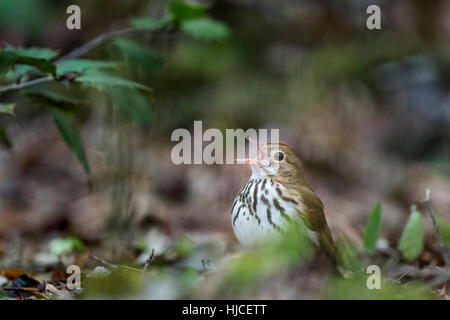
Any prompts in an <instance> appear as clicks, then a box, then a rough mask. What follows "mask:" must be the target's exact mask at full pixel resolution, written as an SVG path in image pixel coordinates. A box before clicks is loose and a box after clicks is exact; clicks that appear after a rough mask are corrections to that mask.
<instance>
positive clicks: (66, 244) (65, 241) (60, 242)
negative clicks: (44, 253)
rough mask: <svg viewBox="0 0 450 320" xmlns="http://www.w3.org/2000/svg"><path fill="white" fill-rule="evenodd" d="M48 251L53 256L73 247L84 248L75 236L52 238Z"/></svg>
mask: <svg viewBox="0 0 450 320" xmlns="http://www.w3.org/2000/svg"><path fill="white" fill-rule="evenodd" d="M49 247H50V253H51V254H53V255H55V256H61V255H63V254H66V253H70V252H72V251H73V250H74V249H78V250H84V248H85V246H84V244H83V242H82V241H81V240H80V239H79V238H77V237H66V238H57V239H53V240H52V241H51V242H50V244H49Z"/></svg>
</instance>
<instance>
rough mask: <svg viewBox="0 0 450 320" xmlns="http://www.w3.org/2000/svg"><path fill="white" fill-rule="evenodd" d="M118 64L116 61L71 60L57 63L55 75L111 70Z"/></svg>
mask: <svg viewBox="0 0 450 320" xmlns="http://www.w3.org/2000/svg"><path fill="white" fill-rule="evenodd" d="M118 66H119V63H118V62H116V61H101V60H88V59H71V60H66V61H62V62H60V63H58V64H57V65H56V67H57V69H56V74H57V75H62V74H64V73H68V72H78V73H83V72H85V71H87V70H91V69H112V68H117V67H118Z"/></svg>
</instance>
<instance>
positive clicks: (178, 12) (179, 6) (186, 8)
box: [168, 1, 208, 22]
mask: <svg viewBox="0 0 450 320" xmlns="http://www.w3.org/2000/svg"><path fill="white" fill-rule="evenodd" d="M168 7H169V11H170V13H171V14H172V17H173V19H174V20H175V21H176V22H183V21H186V20H190V19H196V18H201V17H203V16H204V15H205V14H206V10H207V9H208V7H207V6H206V5H204V4H201V3H195V2H185V1H174V2H169V4H168Z"/></svg>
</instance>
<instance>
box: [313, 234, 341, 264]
mask: <svg viewBox="0 0 450 320" xmlns="http://www.w3.org/2000/svg"><path fill="white" fill-rule="evenodd" d="M318 236H319V242H320V246H321V248H322V250H323V251H325V253H326V254H327V255H328V257H329V258H330V259H331V260H332V261H333V263H334V264H335V265H339V259H338V255H337V250H336V244H335V243H334V240H333V237H332V235H331V232H330V229H329V228H328V226H325V228H323V229H322V230H321V231H320V232H319V234H318Z"/></svg>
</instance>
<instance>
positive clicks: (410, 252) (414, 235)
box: [398, 206, 424, 261]
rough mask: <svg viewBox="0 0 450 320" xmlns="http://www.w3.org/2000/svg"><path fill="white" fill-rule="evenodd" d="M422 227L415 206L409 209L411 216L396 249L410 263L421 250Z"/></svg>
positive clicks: (420, 216) (422, 239)
mask: <svg viewBox="0 0 450 320" xmlns="http://www.w3.org/2000/svg"><path fill="white" fill-rule="evenodd" d="M423 241H424V226H423V221H422V214H421V213H420V212H419V211H417V208H416V206H412V207H411V214H410V216H409V219H408V222H407V224H406V226H405V229H404V230H403V233H402V236H401V237H400V241H399V243H398V249H399V250H400V251H401V253H402V254H403V256H404V257H405V259H406V260H408V261H412V260H414V259H415V258H417V257H418V256H419V254H420V253H421V252H422V249H423Z"/></svg>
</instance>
